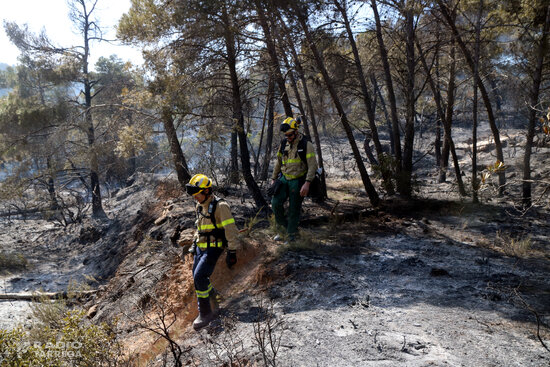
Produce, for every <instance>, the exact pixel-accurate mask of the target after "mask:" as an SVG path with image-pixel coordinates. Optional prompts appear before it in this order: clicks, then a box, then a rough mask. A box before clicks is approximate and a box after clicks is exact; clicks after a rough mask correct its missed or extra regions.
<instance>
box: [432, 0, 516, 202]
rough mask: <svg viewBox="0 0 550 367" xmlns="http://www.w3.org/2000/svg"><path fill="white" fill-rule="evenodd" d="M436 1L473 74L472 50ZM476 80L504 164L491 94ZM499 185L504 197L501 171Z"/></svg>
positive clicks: (445, 9)
mask: <svg viewBox="0 0 550 367" xmlns="http://www.w3.org/2000/svg"><path fill="white" fill-rule="evenodd" d="M436 1H437V3H438V5H439V9H440V10H441V14H443V17H444V18H445V20H446V21H447V24H448V26H449V27H450V28H451V30H452V32H453V36H454V38H455V40H456V42H457V43H458V46H459V47H460V50H461V51H462V54H463V55H464V58H465V59H466V62H467V63H468V67H469V68H470V70H471V71H472V73H473V71H474V69H475V62H474V59H473V57H472V54H471V52H470V50H468V47H467V46H466V43H464V41H463V40H462V37H461V36H460V32H459V31H458V28H457V27H456V23H455V22H454V20H453V17H452V16H451V14H450V13H449V9H448V8H447V7H446V6H445V4H444V3H443V0H436ZM476 79H477V83H478V86H479V91H480V92H481V97H482V99H483V103H484V104H485V109H486V110H487V118H488V119H489V126H490V127H491V132H492V133H493V139H494V140H495V151H496V156H497V160H499V161H500V162H502V163H503V164H504V153H503V151H502V143H501V142H500V133H499V131H498V127H497V124H496V118H495V114H494V112H493V107H492V105H491V99H490V98H489V93H487V89H486V88H485V84H484V83H483V80H482V79H481V77H480V76H479V75H478V76H477V78H476ZM498 184H499V188H498V192H499V195H500V196H502V194H504V188H505V186H506V175H505V173H504V170H501V171H499V173H498Z"/></svg>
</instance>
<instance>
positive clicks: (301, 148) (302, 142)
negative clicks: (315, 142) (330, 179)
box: [279, 135, 310, 167]
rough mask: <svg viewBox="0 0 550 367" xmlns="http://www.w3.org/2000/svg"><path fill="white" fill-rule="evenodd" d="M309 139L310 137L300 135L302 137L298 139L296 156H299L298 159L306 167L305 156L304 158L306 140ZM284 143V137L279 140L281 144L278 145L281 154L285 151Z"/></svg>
mask: <svg viewBox="0 0 550 367" xmlns="http://www.w3.org/2000/svg"><path fill="white" fill-rule="evenodd" d="M309 140H310V139H309V137H308V136H306V135H302V138H301V139H300V141H298V156H299V157H300V160H301V161H302V162H304V163H305V164H306V167H307V158H306V155H307V142H308V141H309ZM286 143H287V141H286V139H283V140H281V146H280V147H279V153H281V155H282V154H283V152H284V151H285V148H286Z"/></svg>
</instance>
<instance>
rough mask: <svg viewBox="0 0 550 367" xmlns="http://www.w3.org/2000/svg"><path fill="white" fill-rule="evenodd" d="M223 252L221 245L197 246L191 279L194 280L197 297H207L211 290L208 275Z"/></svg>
mask: <svg viewBox="0 0 550 367" xmlns="http://www.w3.org/2000/svg"><path fill="white" fill-rule="evenodd" d="M222 252H223V248H221V247H210V248H208V249H201V248H198V247H197V253H196V254H195V257H194V262H193V280H194V281H195V292H197V297H198V298H208V296H209V295H210V291H211V290H212V284H211V283H210V276H211V275H212V273H213V272H214V268H215V267H216V262H217V261H218V258H219V257H220V255H221V254H222Z"/></svg>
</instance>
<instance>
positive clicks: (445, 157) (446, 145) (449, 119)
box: [439, 40, 456, 182]
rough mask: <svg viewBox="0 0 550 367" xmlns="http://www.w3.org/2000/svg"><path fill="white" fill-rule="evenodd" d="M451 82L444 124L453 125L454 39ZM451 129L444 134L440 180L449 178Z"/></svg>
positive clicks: (454, 83)
mask: <svg viewBox="0 0 550 367" xmlns="http://www.w3.org/2000/svg"><path fill="white" fill-rule="evenodd" d="M449 59H450V65H449V82H448V83H447V108H446V111H445V120H444V122H443V123H444V124H445V125H448V126H449V127H451V126H452V125H453V113H454V108H455V91H456V87H455V85H456V48H455V43H454V40H452V41H451V50H450V52H449ZM450 132H451V130H450V129H449V130H447V129H445V132H444V134H443V150H442V151H441V162H440V163H439V182H445V181H446V180H447V167H448V166H449V150H450V141H452V139H449V138H450Z"/></svg>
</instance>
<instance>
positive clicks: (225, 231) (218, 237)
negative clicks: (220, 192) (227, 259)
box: [195, 195, 238, 250]
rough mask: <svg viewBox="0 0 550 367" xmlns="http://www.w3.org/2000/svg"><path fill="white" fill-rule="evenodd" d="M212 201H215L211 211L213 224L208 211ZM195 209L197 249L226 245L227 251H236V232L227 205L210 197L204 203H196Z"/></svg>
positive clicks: (212, 196)
mask: <svg viewBox="0 0 550 367" xmlns="http://www.w3.org/2000/svg"><path fill="white" fill-rule="evenodd" d="M214 199H216V200H217V204H216V205H215V209H214V211H213V214H214V219H215V224H214V223H212V220H211V218H210V213H209V210H208V209H209V207H210V205H211V204H213V200H214ZM195 209H196V213H197V220H196V221H195V224H196V226H197V231H196V232H195V239H196V240H197V246H198V247H199V248H201V249H206V248H208V247H209V246H210V247H220V248H221V247H224V245H225V244H226V245H227V248H228V249H229V250H236V249H237V233H238V230H237V226H236V225H235V219H234V218H233V215H231V209H230V208H229V204H227V203H226V202H225V201H224V200H221V199H219V198H217V197H215V196H214V195H210V197H209V198H208V199H206V201H205V202H204V203H202V204H200V203H198V204H197V206H196V208H195Z"/></svg>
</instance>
